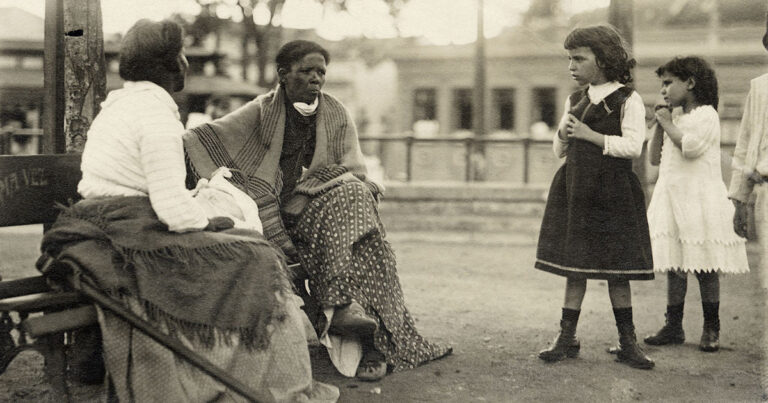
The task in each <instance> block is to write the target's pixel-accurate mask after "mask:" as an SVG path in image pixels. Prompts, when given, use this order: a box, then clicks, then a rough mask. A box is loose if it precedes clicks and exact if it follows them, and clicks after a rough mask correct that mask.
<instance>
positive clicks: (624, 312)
mask: <svg viewBox="0 0 768 403" xmlns="http://www.w3.org/2000/svg"><path fill="white" fill-rule="evenodd" d="M608 294H609V295H610V297H611V304H612V305H613V315H614V317H615V318H616V328H617V329H618V330H619V350H618V352H617V354H616V360H617V361H618V362H620V363H623V364H627V365H629V366H630V367H632V368H638V369H651V368H653V367H654V365H655V363H654V362H653V360H651V359H650V358H649V357H648V356H647V355H645V352H643V350H642V348H640V346H639V345H638V344H637V338H636V336H635V325H634V323H633V321H632V294H631V291H630V287H629V281H626V280H623V281H608Z"/></svg>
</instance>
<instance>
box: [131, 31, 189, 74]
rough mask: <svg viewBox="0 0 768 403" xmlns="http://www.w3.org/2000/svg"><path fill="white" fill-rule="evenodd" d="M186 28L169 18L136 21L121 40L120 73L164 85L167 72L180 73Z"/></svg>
mask: <svg viewBox="0 0 768 403" xmlns="http://www.w3.org/2000/svg"><path fill="white" fill-rule="evenodd" d="M183 47H184V30H183V28H182V27H181V25H180V24H178V23H177V22H174V21H170V20H163V21H158V22H155V21H150V20H148V19H141V20H139V21H137V22H136V23H135V24H134V25H133V26H132V27H131V29H129V30H128V32H127V33H126V34H125V37H124V38H123V41H122V42H121V44H120V77H121V78H122V79H123V80H128V81H151V82H153V83H155V84H158V85H161V82H162V80H164V79H165V77H167V76H168V73H178V72H179V64H178V57H179V53H181V49H182V48H183Z"/></svg>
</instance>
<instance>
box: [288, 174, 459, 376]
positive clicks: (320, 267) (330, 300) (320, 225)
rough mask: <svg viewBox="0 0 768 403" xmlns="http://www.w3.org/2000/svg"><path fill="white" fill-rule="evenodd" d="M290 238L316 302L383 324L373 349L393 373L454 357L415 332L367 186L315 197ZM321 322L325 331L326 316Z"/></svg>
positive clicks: (356, 185)
mask: <svg viewBox="0 0 768 403" xmlns="http://www.w3.org/2000/svg"><path fill="white" fill-rule="evenodd" d="M290 233H291V238H292V239H293V242H294V244H295V245H296V248H297V249H298V251H299V258H300V260H301V264H302V266H303V267H304V269H305V270H306V271H307V273H308V274H309V286H310V291H311V292H312V295H313V297H314V298H315V299H316V300H317V301H318V303H320V304H321V305H322V306H323V307H331V306H340V305H345V304H348V303H350V302H351V301H352V300H354V301H357V302H358V303H359V304H360V305H362V306H363V307H364V308H365V311H366V313H367V314H368V315H369V316H370V317H372V318H374V319H375V320H376V321H377V322H378V325H379V328H378V330H377V331H376V334H375V335H374V344H375V346H376V349H377V350H378V351H380V352H381V353H383V354H384V356H385V357H386V361H387V364H388V366H389V367H390V368H391V369H392V371H393V372H397V371H402V370H406V369H410V368H414V367H416V366H418V365H420V364H423V363H425V362H427V361H430V360H434V359H437V358H440V357H443V356H445V355H447V354H449V353H450V351H451V349H450V348H449V347H445V346H440V345H437V344H434V343H431V342H429V341H427V340H425V339H424V338H423V337H421V335H419V333H418V331H417V330H416V328H415V326H414V321H413V318H412V317H411V314H410V313H409V312H408V309H407V308H406V307H405V300H404V298H403V291H402V288H401V287H400V280H399V278H398V275H397V266H396V262H395V253H394V251H393V250H392V247H391V246H390V245H389V243H388V242H387V241H385V240H384V237H385V232H384V227H383V225H382V224H381V221H380V220H379V215H378V211H377V209H376V201H375V200H374V198H373V195H372V194H371V192H370V190H368V188H367V187H366V186H365V185H364V184H363V183H360V182H350V183H344V184H342V185H341V186H338V187H336V188H334V189H332V190H330V191H329V192H327V193H324V194H323V195H320V196H318V197H316V198H314V199H313V200H312V201H311V202H310V203H309V205H308V206H307V208H306V209H305V210H304V212H303V213H302V215H301V217H299V220H298V222H297V224H296V226H295V227H293V228H291V229H290ZM317 322H318V323H316V327H317V328H318V329H323V328H324V325H325V323H324V316H322V315H321V316H320V318H319V320H318V321H317Z"/></svg>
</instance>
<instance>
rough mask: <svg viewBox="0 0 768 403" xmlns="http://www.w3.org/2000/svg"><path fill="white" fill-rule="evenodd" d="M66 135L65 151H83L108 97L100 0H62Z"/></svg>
mask: <svg viewBox="0 0 768 403" xmlns="http://www.w3.org/2000/svg"><path fill="white" fill-rule="evenodd" d="M63 5H64V7H63V8H62V12H63V16H64V59H65V61H66V62H65V63H64V75H63V78H64V102H65V104H64V138H65V141H66V151H67V152H68V153H77V152H82V151H83V146H84V145H85V140H86V133H87V132H88V128H90V126H91V122H93V118H94V117H96V115H97V114H98V113H99V110H100V104H101V102H102V101H104V98H105V97H106V90H107V78H106V77H107V76H106V62H105V60H104V34H103V32H102V24H101V4H100V1H99V0H63Z"/></svg>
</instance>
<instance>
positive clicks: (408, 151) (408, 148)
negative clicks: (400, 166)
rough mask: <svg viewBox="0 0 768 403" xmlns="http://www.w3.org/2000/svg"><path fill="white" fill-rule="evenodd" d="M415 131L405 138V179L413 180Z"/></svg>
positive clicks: (407, 180)
mask: <svg viewBox="0 0 768 403" xmlns="http://www.w3.org/2000/svg"><path fill="white" fill-rule="evenodd" d="M413 137H414V136H413V133H409V134H408V136H407V137H406V138H405V181H406V182H410V181H411V180H413V161H412V160H413Z"/></svg>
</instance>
